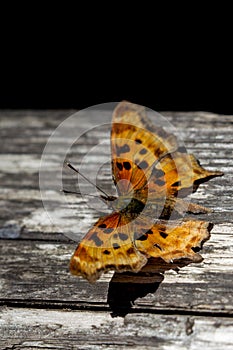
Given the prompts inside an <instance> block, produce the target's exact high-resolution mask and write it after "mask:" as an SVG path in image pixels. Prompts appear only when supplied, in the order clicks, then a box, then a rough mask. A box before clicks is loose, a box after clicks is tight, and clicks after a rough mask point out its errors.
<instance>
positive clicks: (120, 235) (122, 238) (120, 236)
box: [118, 232, 128, 241]
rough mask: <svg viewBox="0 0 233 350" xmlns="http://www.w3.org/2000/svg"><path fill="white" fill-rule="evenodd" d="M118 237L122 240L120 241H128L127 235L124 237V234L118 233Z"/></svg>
mask: <svg viewBox="0 0 233 350" xmlns="http://www.w3.org/2000/svg"><path fill="white" fill-rule="evenodd" d="M118 235H119V238H120V239H121V240H122V241H126V240H127V239H128V235H126V234H125V233H121V232H120V233H118Z"/></svg>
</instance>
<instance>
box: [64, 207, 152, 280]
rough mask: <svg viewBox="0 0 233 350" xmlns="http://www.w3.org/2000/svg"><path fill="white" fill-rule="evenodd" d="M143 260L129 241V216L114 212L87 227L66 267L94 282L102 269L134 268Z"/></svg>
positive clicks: (136, 269)
mask: <svg viewBox="0 0 233 350" xmlns="http://www.w3.org/2000/svg"><path fill="white" fill-rule="evenodd" d="M146 262H147V259H146V257H145V256H144V255H143V254H141V253H140V252H139V251H138V250H137V249H136V247H135V245H134V243H133V239H132V225H131V223H130V221H129V219H128V218H127V217H126V216H124V215H120V213H117V212H116V213H113V214H110V215H108V216H105V217H101V218H100V219H99V220H98V221H97V222H96V223H95V225H94V226H93V227H92V228H91V229H90V230H89V231H88V233H87V234H86V236H85V237H84V238H83V239H82V241H81V242H80V244H79V245H78V247H77V249H76V251H75V252H74V254H73V256H72V258H71V261H70V271H71V273H72V274H74V275H78V276H83V277H84V278H86V279H87V280H88V281H89V282H95V281H96V280H97V279H98V278H99V277H100V275H101V274H102V272H103V271H108V270H115V271H118V272H123V271H133V272H138V271H139V270H141V268H142V267H143V266H144V265H145V264H146Z"/></svg>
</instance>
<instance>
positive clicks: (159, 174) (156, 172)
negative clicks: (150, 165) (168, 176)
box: [152, 168, 165, 178]
mask: <svg viewBox="0 0 233 350" xmlns="http://www.w3.org/2000/svg"><path fill="white" fill-rule="evenodd" d="M152 175H153V176H155V177H156V178H159V177H163V176H164V175H165V173H164V171H163V170H161V169H156V168H154V169H153V172H152Z"/></svg>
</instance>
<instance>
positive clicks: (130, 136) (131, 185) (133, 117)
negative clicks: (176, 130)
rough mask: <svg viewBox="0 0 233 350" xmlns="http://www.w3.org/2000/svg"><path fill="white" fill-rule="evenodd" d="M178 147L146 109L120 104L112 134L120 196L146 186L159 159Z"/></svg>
mask: <svg viewBox="0 0 233 350" xmlns="http://www.w3.org/2000/svg"><path fill="white" fill-rule="evenodd" d="M176 148H177V140H176V137H175V136H174V135H172V134H169V133H167V132H166V131H164V130H163V129H162V128H160V127H156V126H155V125H154V124H153V123H151V121H150V120H149V119H148V118H147V116H146V111H145V108H144V107H142V106H139V105H136V104H132V103H129V102H126V101H123V102H121V103H119V104H118V106H117V107H116V109H115V110H114V112H113V119H112V132H111V149H112V173H113V179H114V182H115V185H116V186H117V189H118V193H119V194H126V193H129V191H130V190H134V191H136V190H138V189H141V188H142V187H143V186H145V185H146V183H147V181H148V179H149V177H150V175H151V171H152V166H153V164H154V163H155V162H156V160H158V159H160V158H161V157H162V156H164V155H165V154H167V153H170V152H172V151H174V150H175V149H176Z"/></svg>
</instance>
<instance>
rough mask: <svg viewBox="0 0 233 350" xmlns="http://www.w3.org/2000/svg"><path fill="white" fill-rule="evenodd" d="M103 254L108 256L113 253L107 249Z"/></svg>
mask: <svg viewBox="0 0 233 350" xmlns="http://www.w3.org/2000/svg"><path fill="white" fill-rule="evenodd" d="M103 253H104V254H106V255H109V254H111V252H110V251H109V250H107V249H105V250H104V251H103Z"/></svg>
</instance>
